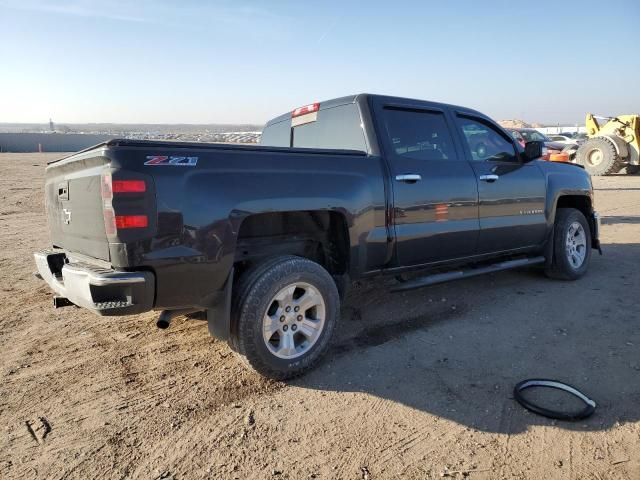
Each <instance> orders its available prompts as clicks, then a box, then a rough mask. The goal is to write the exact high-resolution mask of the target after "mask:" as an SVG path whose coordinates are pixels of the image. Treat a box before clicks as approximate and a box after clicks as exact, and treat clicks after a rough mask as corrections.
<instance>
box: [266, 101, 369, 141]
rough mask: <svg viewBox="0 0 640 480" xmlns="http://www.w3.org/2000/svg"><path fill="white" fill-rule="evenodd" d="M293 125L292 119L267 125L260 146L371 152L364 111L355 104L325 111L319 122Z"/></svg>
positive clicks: (316, 119)
mask: <svg viewBox="0 0 640 480" xmlns="http://www.w3.org/2000/svg"><path fill="white" fill-rule="evenodd" d="M291 125H292V122H291V118H287V119H286V120H282V121H280V122H277V123H272V124H270V125H267V126H266V127H265V128H264V130H263V132H262V138H261V139H260V144H261V145H265V146H271V147H297V148H326V149H340V150H360V151H363V152H366V151H367V143H366V140H365V136H364V130H363V128H362V120H361V118H360V112H359V110H358V106H357V105H356V104H354V103H350V104H346V105H339V106H336V107H330V108H325V109H322V108H321V109H320V110H319V111H318V113H317V117H315V120H312V121H309V122H307V123H302V124H300V125H296V126H294V127H292V126H291Z"/></svg>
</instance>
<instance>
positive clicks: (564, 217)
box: [545, 208, 591, 280]
mask: <svg viewBox="0 0 640 480" xmlns="http://www.w3.org/2000/svg"><path fill="white" fill-rule="evenodd" d="M552 255H553V257H552V259H551V264H550V265H549V266H548V267H547V268H546V270H545V273H546V274H547V276H549V277H551V278H557V279H560V280H577V279H578V278H580V277H581V276H583V275H584V274H585V273H587V270H588V269H589V261H590V260H591V230H590V228H589V223H588V222H587V219H586V218H585V217H584V215H583V214H582V212H581V211H580V210H576V209H575V208H559V209H558V211H557V212H556V222H555V224H554V232H553V249H552Z"/></svg>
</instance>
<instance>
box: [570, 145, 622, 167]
mask: <svg viewBox="0 0 640 480" xmlns="http://www.w3.org/2000/svg"><path fill="white" fill-rule="evenodd" d="M576 160H577V161H578V163H579V164H580V165H582V166H584V168H585V170H586V171H587V172H589V175H610V174H612V173H617V172H619V171H620V170H621V169H622V167H623V166H624V164H623V162H622V159H621V158H620V157H619V156H618V154H617V152H616V149H615V147H614V146H613V144H612V143H611V142H610V141H609V140H607V139H606V138H602V137H596V138H590V139H589V140H587V141H586V142H585V143H583V144H582V145H581V146H580V148H578V152H577V153H576Z"/></svg>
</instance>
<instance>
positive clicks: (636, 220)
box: [602, 215, 640, 225]
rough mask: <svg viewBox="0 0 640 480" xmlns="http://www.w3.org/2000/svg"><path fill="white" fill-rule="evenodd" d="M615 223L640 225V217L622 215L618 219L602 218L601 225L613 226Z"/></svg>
mask: <svg viewBox="0 0 640 480" xmlns="http://www.w3.org/2000/svg"><path fill="white" fill-rule="evenodd" d="M617 223H626V224H640V217H636V216H630V215H624V216H618V217H602V224H603V225H615V224H617Z"/></svg>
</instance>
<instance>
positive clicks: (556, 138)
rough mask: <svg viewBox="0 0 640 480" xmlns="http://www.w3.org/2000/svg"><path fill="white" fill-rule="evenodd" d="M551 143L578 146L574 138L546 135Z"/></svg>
mask: <svg viewBox="0 0 640 480" xmlns="http://www.w3.org/2000/svg"><path fill="white" fill-rule="evenodd" d="M547 137H549V138H550V139H551V140H552V141H554V142H558V143H564V144H565V145H578V141H577V140H576V139H575V138H571V137H567V136H566V135H547Z"/></svg>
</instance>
